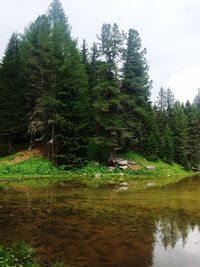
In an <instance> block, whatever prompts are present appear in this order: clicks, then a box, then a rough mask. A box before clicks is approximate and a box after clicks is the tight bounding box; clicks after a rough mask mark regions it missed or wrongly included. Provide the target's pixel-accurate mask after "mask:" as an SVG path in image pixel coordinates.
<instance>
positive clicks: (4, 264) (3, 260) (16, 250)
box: [0, 241, 39, 267]
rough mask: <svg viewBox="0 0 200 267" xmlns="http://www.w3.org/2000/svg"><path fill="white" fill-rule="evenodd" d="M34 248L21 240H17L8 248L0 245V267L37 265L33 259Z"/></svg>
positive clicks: (34, 266) (31, 266)
mask: <svg viewBox="0 0 200 267" xmlns="http://www.w3.org/2000/svg"><path fill="white" fill-rule="evenodd" d="M33 254H34V250H33V248H32V247H31V246H29V245H27V244H25V243H24V242H22V241H17V242H15V243H14V244H13V246H12V247H10V248H4V247H2V246H1V247H0V266H1V267H39V265H38V264H37V263H36V262H34V261H33Z"/></svg>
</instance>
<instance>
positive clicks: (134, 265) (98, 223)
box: [0, 177, 200, 267]
mask: <svg viewBox="0 0 200 267" xmlns="http://www.w3.org/2000/svg"><path fill="white" fill-rule="evenodd" d="M15 240H24V241H26V242H28V243H30V244H32V245H33V246H34V248H35V249H36V257H37V258H38V259H39V260H40V262H41V263H42V264H43V266H50V262H55V261H56V260H58V261H62V262H64V263H65V264H66V266H68V267H69V266H76V267H79V266H91V267H103V266H111V267H112V266H113V267H129V266H130V267H199V266H200V179H199V178H198V177H194V178H188V179H186V180H185V181H183V182H182V183H180V184H179V185H177V186H171V187H168V188H166V189H165V190H153V189H152V190H149V191H145V192H134V191H129V190H127V191H117V190H113V189H86V188H76V189H75V188H73V187H70V186H62V187H61V186H56V187H54V188H46V189H30V188H26V187H21V188H20V189H18V190H11V189H10V190H7V191H1V194H0V243H1V244H2V245H10V244H12V243H13V241H15Z"/></svg>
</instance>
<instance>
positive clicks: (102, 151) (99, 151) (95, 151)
mask: <svg viewBox="0 0 200 267" xmlns="http://www.w3.org/2000/svg"><path fill="white" fill-rule="evenodd" d="M108 157H109V147H107V146H106V145H105V143H104V144H101V143H100V144H99V143H98V142H97V140H96V139H94V138H93V139H90V141H89V144H88V153H87V158H88V160H90V161H98V162H101V163H107V161H108Z"/></svg>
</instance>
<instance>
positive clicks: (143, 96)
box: [121, 29, 152, 149]
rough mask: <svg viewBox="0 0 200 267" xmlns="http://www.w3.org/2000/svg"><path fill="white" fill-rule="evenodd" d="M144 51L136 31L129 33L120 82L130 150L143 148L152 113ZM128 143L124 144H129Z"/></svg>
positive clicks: (149, 83)
mask: <svg viewBox="0 0 200 267" xmlns="http://www.w3.org/2000/svg"><path fill="white" fill-rule="evenodd" d="M145 54H146V50H145V49H142V44H141V39H140V37H139V33H138V32H137V31H136V30H133V29H130V30H129V34H128V40H127V48H126V49H125V50H124V66H123V80H122V89H121V90H122V93H123V99H122V106H123V119H124V124H125V128H126V135H127V137H128V139H129V142H128V143H129V146H132V147H137V146H139V147H140V149H141V146H143V148H144V142H145V137H146V136H147V129H148V128H149V127H150V122H149V120H148V118H149V116H150V113H151V112H152V110H151V107H150V103H149V97H150V88H151V82H150V81H149V77H148V66H147V63H146V58H145ZM128 143H127V144H128Z"/></svg>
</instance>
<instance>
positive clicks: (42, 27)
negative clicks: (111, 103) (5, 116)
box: [23, 0, 87, 165]
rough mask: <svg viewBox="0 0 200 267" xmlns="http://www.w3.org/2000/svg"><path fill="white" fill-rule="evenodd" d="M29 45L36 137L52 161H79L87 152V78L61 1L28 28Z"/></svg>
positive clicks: (32, 123)
mask: <svg viewBox="0 0 200 267" xmlns="http://www.w3.org/2000/svg"><path fill="white" fill-rule="evenodd" d="M23 47H24V49H23V50H24V60H25V66H26V69H27V72H28V73H29V75H28V79H27V86H28V88H29V90H28V91H29V100H30V101H29V102H30V110H31V114H30V124H29V132H30V135H31V138H32V139H33V142H34V141H35V140H40V141H42V144H43V147H44V149H45V151H46V152H47V154H48V155H49V157H50V158H51V159H52V161H54V162H57V163H60V164H66V165H73V164H75V163H78V162H80V161H81V158H82V157H83V156H85V155H84V153H85V154H86V152H85V151H84V150H85V149H84V148H83V147H84V146H85V141H83V139H84V137H85V136H84V133H83V128H86V125H85V124H86V119H85V117H84V116H86V111H85V107H86V104H85V102H86V99H85V95H86V94H87V91H86V89H87V78H86V74H85V68H84V66H83V64H82V62H81V55H80V53H79V51H78V49H77V47H76V42H75V41H73V40H72V38H71V34H70V26H69V24H68V20H67V18H66V16H65V13H64V11H63V9H62V6H61V3H60V2H59V1H58V0H54V1H53V2H52V4H51V7H50V9H49V12H48V14H47V15H43V16H40V17H39V18H38V19H37V20H36V22H35V23H33V24H32V25H31V26H30V28H29V29H28V30H27V31H26V34H25V37H24V44H23ZM83 107H84V110H83ZM83 117H84V118H83Z"/></svg>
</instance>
